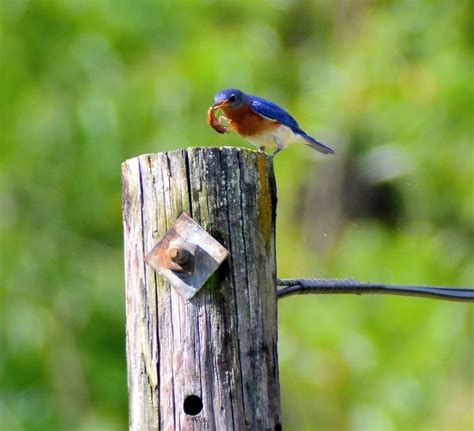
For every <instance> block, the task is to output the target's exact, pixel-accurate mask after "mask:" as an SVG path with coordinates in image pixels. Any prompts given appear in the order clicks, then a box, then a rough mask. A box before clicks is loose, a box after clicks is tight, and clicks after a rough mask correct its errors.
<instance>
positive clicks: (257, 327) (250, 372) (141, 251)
mask: <svg viewBox="0 0 474 431" xmlns="http://www.w3.org/2000/svg"><path fill="white" fill-rule="evenodd" d="M122 176H123V177H122V179H123V224H124V231H125V232H124V235H125V278H126V312H127V366H128V391H129V414H130V419H129V422H130V429H131V430H134V431H138V430H157V429H164V430H174V429H176V430H182V429H185V430H187V429H191V430H194V429H195V430H213V429H214V430H243V429H251V430H270V429H272V430H273V429H279V428H281V426H280V394H279V381H278V359H277V299H276V290H275V286H276V263H275V214H276V187H275V180H274V176H273V167H272V163H271V159H270V158H269V157H268V156H265V155H264V154H258V153H256V152H255V151H250V150H245V149H237V148H221V149H217V148H189V149H187V150H177V151H171V152H168V153H159V154H148V155H143V156H139V157H136V158H133V159H130V160H127V161H126V162H124V163H123V165H122ZM183 211H184V212H186V213H187V214H188V215H189V216H190V217H192V219H193V220H194V221H196V222H197V223H199V224H200V225H201V226H202V227H203V228H204V229H206V230H207V232H209V233H210V234H211V235H212V236H213V237H214V238H215V239H217V240H218V241H219V242H220V243H221V244H222V245H223V246H224V247H225V248H227V250H228V251H229V256H228V257H227V259H226V260H225V261H224V262H223V264H222V265H221V266H220V267H219V269H218V270H217V271H216V272H215V273H214V274H213V275H212V276H211V278H210V279H209V281H208V282H207V283H206V284H205V285H204V287H203V288H202V289H201V290H200V291H199V292H198V293H197V294H196V295H195V296H194V297H193V298H191V299H190V300H188V299H185V298H184V297H183V296H181V295H180V293H178V292H177V291H176V289H175V288H174V287H173V286H170V285H169V284H168V283H167V282H166V281H165V279H164V278H162V277H161V276H160V275H158V274H156V273H155V272H154V270H153V269H152V268H151V267H150V266H149V265H148V264H147V263H145V262H144V257H145V255H146V254H147V253H148V252H149V251H150V250H151V249H152V248H153V246H154V245H155V244H156V243H157V242H158V241H159V240H160V239H161V238H162V237H163V235H164V233H165V232H166V231H167V229H168V228H169V227H170V226H171V225H172V224H173V223H174V222H175V221H176V219H177V218H178V217H179V216H180V214H181V213H182V212H183Z"/></svg>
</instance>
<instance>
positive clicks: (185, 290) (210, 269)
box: [145, 212, 229, 300]
mask: <svg viewBox="0 0 474 431" xmlns="http://www.w3.org/2000/svg"><path fill="white" fill-rule="evenodd" d="M228 254H229V251H228V250H227V249H226V248H225V247H223V246H222V245H221V244H220V243H219V242H218V241H216V240H215V239H214V238H213V237H212V236H211V235H210V234H209V233H208V232H206V231H205V230H204V229H203V228H202V227H201V226H200V225H199V224H197V223H196V222H195V221H194V220H193V219H192V218H191V217H189V216H188V215H187V214H186V213H184V212H183V213H182V214H181V215H180V216H179V217H178V218H177V220H176V221H175V222H174V224H173V225H172V226H171V227H170V228H169V229H168V231H167V232H166V233H165V235H164V236H163V238H161V240H160V241H159V242H158V243H157V244H156V245H155V246H154V247H153V248H152V250H151V251H150V252H149V253H148V254H147V255H146V256H145V262H146V263H148V265H150V266H151V267H152V268H153V269H154V270H155V271H156V272H158V273H159V274H160V275H161V276H162V277H164V278H165V279H166V280H167V281H168V283H169V284H171V285H172V286H173V287H174V288H175V289H176V290H177V291H178V292H179V293H180V294H181V295H182V296H183V297H184V298H186V299H188V300H189V299H191V298H192V297H193V296H194V295H196V293H197V292H198V291H199V289H201V287H202V286H204V284H205V283H206V281H207V280H208V279H209V277H210V276H211V275H212V274H213V273H214V272H215V271H216V270H217V268H218V267H219V266H220V264H221V263H222V262H223V261H224V259H225V258H226V257H227V255H228Z"/></svg>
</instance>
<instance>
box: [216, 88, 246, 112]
mask: <svg viewBox="0 0 474 431" xmlns="http://www.w3.org/2000/svg"><path fill="white" fill-rule="evenodd" d="M245 102H247V95H246V94H245V93H243V92H242V91H240V90H237V89H236V88H228V89H226V90H221V91H219V93H217V94H216V95H215V96H214V106H213V107H214V108H215V109H218V108H223V107H226V108H232V109H235V108H240V107H241V106H242V105H244V104H245Z"/></svg>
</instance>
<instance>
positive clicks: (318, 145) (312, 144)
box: [294, 130, 334, 154]
mask: <svg viewBox="0 0 474 431" xmlns="http://www.w3.org/2000/svg"><path fill="white" fill-rule="evenodd" d="M294 132H295V133H296V134H297V135H300V136H301V137H302V138H303V139H304V140H305V141H306V142H305V144H306V145H308V146H309V147H311V148H314V149H315V150H317V151H319V152H320V153H324V154H334V150H332V149H331V148H329V147H326V145H324V144H321V142H318V141H317V140H316V139H314V138H313V137H312V136H309V135H307V134H306V133H305V132H303V131H302V130H294Z"/></svg>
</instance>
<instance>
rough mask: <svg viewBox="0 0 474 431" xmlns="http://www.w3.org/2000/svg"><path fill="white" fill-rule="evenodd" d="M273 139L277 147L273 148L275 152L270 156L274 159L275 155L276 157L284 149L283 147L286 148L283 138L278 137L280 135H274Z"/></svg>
mask: <svg viewBox="0 0 474 431" xmlns="http://www.w3.org/2000/svg"><path fill="white" fill-rule="evenodd" d="M273 140H274V141H275V143H276V147H275V149H274V150H273V153H271V154H270V157H271V158H272V159H273V157H275V156H276V155H277V154H278V153H279V152H280V151H281V150H283V148H285V145H284V144H283V142H282V141H281V139H280V138H279V137H278V136H274V137H273Z"/></svg>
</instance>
